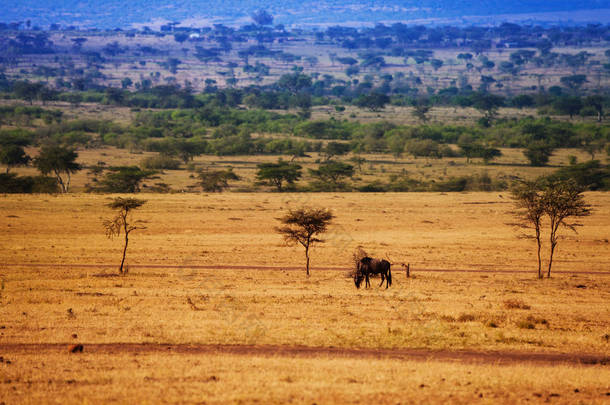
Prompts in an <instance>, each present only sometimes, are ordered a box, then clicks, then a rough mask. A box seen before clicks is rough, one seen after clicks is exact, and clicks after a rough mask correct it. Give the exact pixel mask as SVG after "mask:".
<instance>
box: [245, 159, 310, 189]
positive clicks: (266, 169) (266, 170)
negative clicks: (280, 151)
mask: <svg viewBox="0 0 610 405" xmlns="http://www.w3.org/2000/svg"><path fill="white" fill-rule="evenodd" d="M256 178H257V179H258V181H259V182H260V183H261V184H266V185H270V186H275V187H276V188H277V191H280V192H281V191H283V190H284V185H285V184H288V185H289V186H290V185H293V184H294V182H295V181H297V180H298V179H299V178H301V165H299V164H296V163H290V162H285V161H283V160H282V159H279V160H278V162H277V163H260V164H259V165H258V172H257V173H256Z"/></svg>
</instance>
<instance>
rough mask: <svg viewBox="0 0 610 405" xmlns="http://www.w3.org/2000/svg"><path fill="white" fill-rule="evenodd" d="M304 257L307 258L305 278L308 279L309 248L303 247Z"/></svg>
mask: <svg viewBox="0 0 610 405" xmlns="http://www.w3.org/2000/svg"><path fill="white" fill-rule="evenodd" d="M305 257H306V258H307V267H306V270H307V277H309V246H305Z"/></svg>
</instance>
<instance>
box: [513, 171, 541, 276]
mask: <svg viewBox="0 0 610 405" xmlns="http://www.w3.org/2000/svg"><path fill="white" fill-rule="evenodd" d="M512 196H513V200H514V203H515V205H516V207H517V209H518V210H517V212H516V215H517V217H518V218H519V219H520V223H519V226H521V227H523V228H529V227H532V228H534V231H535V235H536V245H537V247H538V278H542V277H543V275H542V258H541V256H540V252H541V250H542V240H541V239H540V227H541V224H542V215H543V214H544V208H543V206H542V192H541V191H540V189H539V187H538V183H537V182H535V181H521V182H520V183H519V184H518V185H517V186H516V187H514V188H513V190H512Z"/></svg>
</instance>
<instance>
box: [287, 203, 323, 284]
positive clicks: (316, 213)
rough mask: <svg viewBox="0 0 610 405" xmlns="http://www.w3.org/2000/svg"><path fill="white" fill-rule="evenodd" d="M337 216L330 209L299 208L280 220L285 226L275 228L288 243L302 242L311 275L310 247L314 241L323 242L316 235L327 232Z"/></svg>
mask: <svg viewBox="0 0 610 405" xmlns="http://www.w3.org/2000/svg"><path fill="white" fill-rule="evenodd" d="M334 217H335V216H334V215H333V213H332V212H331V211H330V210H326V209H323V208H321V209H318V208H298V209H295V210H290V211H289V212H288V213H287V214H286V215H285V216H284V217H282V218H280V221H281V222H282V224H284V226H282V227H278V228H275V229H276V231H277V232H278V233H280V234H281V235H283V236H284V239H285V240H286V242H287V243H288V244H295V245H296V244H301V245H302V246H303V247H304V248H305V258H306V259H307V264H306V270H307V276H309V249H310V247H311V246H312V245H313V244H314V243H323V242H324V241H323V240H322V239H319V238H317V237H316V235H319V234H322V233H324V232H326V229H327V228H328V225H330V223H331V221H332V220H333V218H334Z"/></svg>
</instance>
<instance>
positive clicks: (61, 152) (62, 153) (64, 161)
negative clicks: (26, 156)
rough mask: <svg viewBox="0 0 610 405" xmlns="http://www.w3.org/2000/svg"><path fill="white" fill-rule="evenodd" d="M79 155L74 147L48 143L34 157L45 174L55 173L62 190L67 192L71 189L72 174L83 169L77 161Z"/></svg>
mask: <svg viewBox="0 0 610 405" xmlns="http://www.w3.org/2000/svg"><path fill="white" fill-rule="evenodd" d="M77 157H78V153H76V151H75V150H74V149H70V148H67V147H63V146H60V145H47V146H43V147H42V149H41V150H40V154H39V155H38V157H37V158H36V159H34V165H35V166H36V167H37V168H38V170H40V172H41V173H42V174H44V175H45V176H46V175H47V174H49V173H53V174H54V175H55V178H56V179H57V183H59V185H60V186H61V190H62V192H64V193H67V192H68V191H69V190H70V178H71V175H72V174H74V173H76V172H77V171H79V170H81V165H80V164H78V163H76V158H77ZM64 175H65V178H64Z"/></svg>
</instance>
